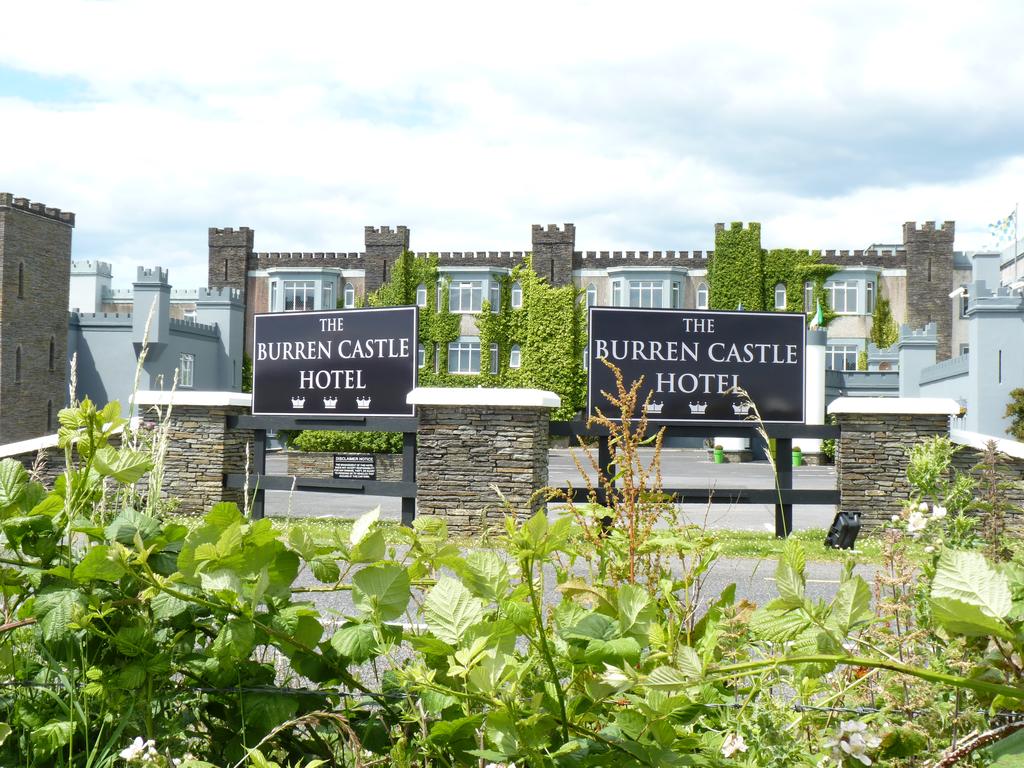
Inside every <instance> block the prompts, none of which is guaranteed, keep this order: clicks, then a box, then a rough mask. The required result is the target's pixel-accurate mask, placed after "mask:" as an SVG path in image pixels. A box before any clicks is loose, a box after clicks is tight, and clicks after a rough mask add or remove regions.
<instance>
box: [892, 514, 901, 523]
mask: <svg viewBox="0 0 1024 768" xmlns="http://www.w3.org/2000/svg"><path fill="white" fill-rule="evenodd" d="M889 519H890V520H892V521H893V522H894V523H898V522H899V521H900V516H899V515H893V516H892V517H890V518H889Z"/></svg>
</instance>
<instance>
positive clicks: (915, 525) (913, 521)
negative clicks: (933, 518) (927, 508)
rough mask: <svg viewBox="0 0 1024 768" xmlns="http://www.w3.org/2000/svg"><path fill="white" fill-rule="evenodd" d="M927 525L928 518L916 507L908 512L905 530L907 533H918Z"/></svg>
mask: <svg viewBox="0 0 1024 768" xmlns="http://www.w3.org/2000/svg"><path fill="white" fill-rule="evenodd" d="M927 525H928V518H927V517H925V516H924V515H922V514H921V513H920V512H918V511H917V510H916V509H915V510H914V511H913V512H911V513H910V517H909V518H908V519H907V532H908V533H920V532H921V531H923V530H924V529H925V526H927Z"/></svg>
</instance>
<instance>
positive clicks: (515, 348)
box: [508, 344, 523, 368]
mask: <svg viewBox="0 0 1024 768" xmlns="http://www.w3.org/2000/svg"><path fill="white" fill-rule="evenodd" d="M522 365H523V352H522V350H521V349H520V347H519V345H518V344H513V345H512V349H511V350H509V353H508V367H509V368H520V367H522Z"/></svg>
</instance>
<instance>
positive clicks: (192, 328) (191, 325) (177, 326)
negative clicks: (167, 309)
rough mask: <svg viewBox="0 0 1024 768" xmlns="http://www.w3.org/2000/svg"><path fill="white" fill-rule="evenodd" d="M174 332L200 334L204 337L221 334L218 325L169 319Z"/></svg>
mask: <svg viewBox="0 0 1024 768" xmlns="http://www.w3.org/2000/svg"><path fill="white" fill-rule="evenodd" d="M169 320H170V329H171V330H172V331H183V332H186V333H193V334H200V335H203V336H219V335H220V332H219V331H218V330H217V326H216V325H209V324H207V323H197V322H196V321H195V320H179V319H178V318H176V317H172V318H169Z"/></svg>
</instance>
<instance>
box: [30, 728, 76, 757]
mask: <svg viewBox="0 0 1024 768" xmlns="http://www.w3.org/2000/svg"><path fill="white" fill-rule="evenodd" d="M74 732H75V721H74V720H51V721H50V722H48V723H46V725H41V726H39V727H38V728H36V729H35V730H33V731H32V734H31V736H30V737H29V740H30V741H31V742H32V751H33V752H35V754H36V756H37V757H48V756H50V755H52V754H53V753H54V752H56V751H57V750H58V749H60V748H61V747H66V746H67V745H68V743H69V742H70V741H71V737H72V735H73V734H74Z"/></svg>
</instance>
